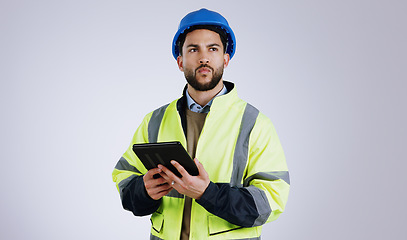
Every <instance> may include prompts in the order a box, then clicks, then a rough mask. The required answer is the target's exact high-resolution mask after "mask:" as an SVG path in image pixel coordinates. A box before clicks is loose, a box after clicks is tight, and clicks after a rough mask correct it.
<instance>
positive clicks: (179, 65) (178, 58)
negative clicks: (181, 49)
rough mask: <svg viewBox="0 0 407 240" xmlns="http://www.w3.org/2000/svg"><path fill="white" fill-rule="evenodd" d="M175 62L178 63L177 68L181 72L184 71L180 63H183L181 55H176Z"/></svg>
mask: <svg viewBox="0 0 407 240" xmlns="http://www.w3.org/2000/svg"><path fill="white" fill-rule="evenodd" d="M177 64H178V68H179V70H180V71H181V72H183V71H184V66H183V65H182V64H183V62H182V56H178V57H177Z"/></svg>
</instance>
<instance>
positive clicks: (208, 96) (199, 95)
mask: <svg viewBox="0 0 407 240" xmlns="http://www.w3.org/2000/svg"><path fill="white" fill-rule="evenodd" d="M222 88H223V80H220V81H219V83H218V85H216V87H214V88H213V89H211V90H209V91H198V90H196V89H194V88H193V87H191V85H189V84H188V89H187V91H188V93H189V95H190V96H191V97H192V99H194V101H195V102H196V103H198V104H199V105H201V106H205V105H206V104H207V103H208V102H209V101H211V100H212V98H214V97H215V96H216V95H217V94H218V93H219V92H220V91H222Z"/></svg>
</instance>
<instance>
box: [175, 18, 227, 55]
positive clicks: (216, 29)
mask: <svg viewBox="0 0 407 240" xmlns="http://www.w3.org/2000/svg"><path fill="white" fill-rule="evenodd" d="M197 29H207V30H210V31H213V32H216V33H217V34H219V37H220V41H221V42H222V45H223V53H226V47H227V46H226V44H227V41H228V35H227V34H226V32H225V30H223V29H222V28H220V27H218V26H215V25H195V26H192V27H190V28H188V29H186V30H185V31H184V32H183V33H182V34H181V35H180V36H179V37H178V41H177V45H178V50H179V54H180V56H182V46H184V43H185V38H186V36H187V34H188V33H190V32H192V31H194V30H197Z"/></svg>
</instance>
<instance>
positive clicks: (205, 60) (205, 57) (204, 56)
mask: <svg viewBox="0 0 407 240" xmlns="http://www.w3.org/2000/svg"><path fill="white" fill-rule="evenodd" d="M199 63H200V64H208V63H209V58H208V55H207V54H205V53H202V54H201V57H200V58H199Z"/></svg>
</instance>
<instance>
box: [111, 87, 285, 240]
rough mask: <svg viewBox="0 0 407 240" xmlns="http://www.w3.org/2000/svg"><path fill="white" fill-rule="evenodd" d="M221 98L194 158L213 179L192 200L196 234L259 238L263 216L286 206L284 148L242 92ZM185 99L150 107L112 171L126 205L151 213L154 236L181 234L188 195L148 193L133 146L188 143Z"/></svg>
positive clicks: (274, 215) (192, 236)
mask: <svg viewBox="0 0 407 240" xmlns="http://www.w3.org/2000/svg"><path fill="white" fill-rule="evenodd" d="M225 85H226V87H227V88H228V90H229V93H228V94H226V95H223V96H219V97H216V98H215V99H214V101H213V103H212V106H211V109H210V112H209V113H208V115H207V117H206V120H205V124H204V126H203V129H202V132H201V135H200V137H199V140H198V144H197V149H196V158H198V160H199V161H200V162H201V163H202V164H203V166H204V168H205V170H206V171H207V172H208V174H209V177H210V180H211V183H210V185H209V186H208V189H207V190H206V191H205V193H204V195H203V196H202V198H201V199H200V200H198V201H195V200H193V203H192V207H191V225H190V231H191V232H190V239H259V237H260V234H261V227H262V225H263V224H264V223H266V222H270V221H273V220H275V219H277V218H278V216H279V215H280V214H281V213H282V212H283V211H284V208H285V204H286V202H287V198H288V192H289V188H290V185H289V183H290V182H289V175H288V170H287V165H286V162H285V157H284V152H283V149H282V147H281V144H280V141H279V139H278V136H277V134H276V131H275V129H274V127H273V125H272V123H271V121H270V120H269V119H268V118H267V117H265V116H264V115H263V114H262V113H259V112H258V110H257V109H255V108H254V107H252V106H251V105H250V104H247V103H246V102H244V101H243V100H241V99H239V98H238V96H237V92H236V89H235V88H234V85H233V84H232V83H228V82H225ZM182 100H183V99H182V98H181V99H179V100H175V101H173V102H171V103H170V104H168V105H165V106H163V107H161V108H159V109H157V110H155V111H153V112H151V113H149V114H148V115H147V116H146V117H145V118H144V120H143V122H142V124H141V125H140V127H139V128H138V129H137V131H136V133H135V134H134V137H133V140H132V142H131V144H130V146H129V148H128V150H127V151H126V152H125V153H124V154H123V156H122V158H121V159H120V160H119V162H118V163H117V165H116V167H115V169H114V171H113V180H114V181H115V182H116V185H117V188H118V190H119V192H120V196H121V199H122V203H123V207H124V208H125V209H127V210H130V211H132V212H133V213H134V214H135V215H138V216H143V215H148V214H152V216H151V223H152V228H151V239H179V238H180V233H181V224H182V214H183V209H184V196H183V195H181V194H179V193H178V192H177V191H176V190H173V191H171V192H170V193H169V194H168V195H167V196H164V197H163V198H162V199H161V200H157V201H156V200H152V199H151V198H149V197H148V195H147V193H146V191H145V188H144V183H143V181H142V176H143V174H145V173H146V172H147V170H146V169H145V167H144V166H143V164H142V163H141V162H140V161H139V160H138V158H137V157H136V156H135V154H134V153H133V151H132V145H133V144H135V143H145V142H164V141H179V142H181V143H182V144H183V145H184V147H185V148H186V143H187V142H186V138H185V134H184V128H185V123H184V120H183V113H182V106H181V104H180V103H181V102H182Z"/></svg>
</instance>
